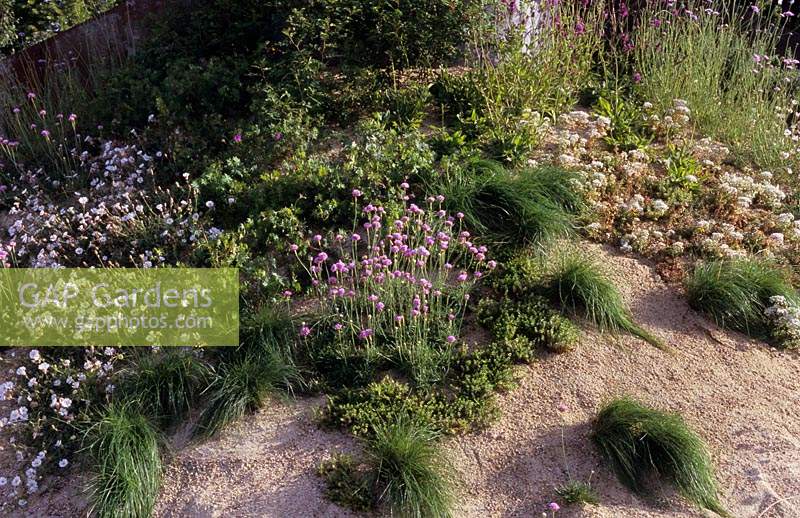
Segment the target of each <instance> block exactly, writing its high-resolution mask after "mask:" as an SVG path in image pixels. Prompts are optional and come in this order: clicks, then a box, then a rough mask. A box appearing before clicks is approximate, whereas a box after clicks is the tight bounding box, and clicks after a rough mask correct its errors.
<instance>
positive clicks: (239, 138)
mask: <svg viewBox="0 0 800 518" xmlns="http://www.w3.org/2000/svg"><path fill="white" fill-rule="evenodd" d="M233 141H234V142H236V143H237V144H241V143H242V134H241V133H237V134H236V135H234V136H233Z"/></svg>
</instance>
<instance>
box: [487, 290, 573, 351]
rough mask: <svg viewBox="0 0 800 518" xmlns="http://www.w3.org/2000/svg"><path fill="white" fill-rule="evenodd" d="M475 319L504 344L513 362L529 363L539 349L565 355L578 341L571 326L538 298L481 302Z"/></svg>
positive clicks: (570, 323)
mask: <svg viewBox="0 0 800 518" xmlns="http://www.w3.org/2000/svg"><path fill="white" fill-rule="evenodd" d="M478 315H479V320H480V322H481V323H482V324H483V325H485V326H487V327H488V328H489V329H490V330H491V331H492V334H493V335H494V337H495V339H496V340H499V341H501V343H505V344H506V347H508V349H509V352H511V356H512V359H513V360H514V361H516V362H519V361H522V362H530V361H532V360H533V359H534V355H535V353H536V349H537V348H539V347H545V348H547V349H548V350H550V351H553V352H566V351H568V350H570V349H571V348H572V347H574V346H575V343H576V342H577V341H578V329H577V328H576V327H575V325H574V324H573V323H572V322H570V321H569V320H568V319H567V318H565V317H564V316H562V315H561V314H560V313H558V312H557V311H555V310H553V309H552V308H551V307H550V305H549V304H548V303H547V301H546V300H544V299H543V298H541V297H526V298H525V299H524V300H511V299H508V298H504V299H503V300H502V301H501V302H499V303H497V302H494V301H490V300H489V299H484V300H482V301H481V305H480V307H479V314H478Z"/></svg>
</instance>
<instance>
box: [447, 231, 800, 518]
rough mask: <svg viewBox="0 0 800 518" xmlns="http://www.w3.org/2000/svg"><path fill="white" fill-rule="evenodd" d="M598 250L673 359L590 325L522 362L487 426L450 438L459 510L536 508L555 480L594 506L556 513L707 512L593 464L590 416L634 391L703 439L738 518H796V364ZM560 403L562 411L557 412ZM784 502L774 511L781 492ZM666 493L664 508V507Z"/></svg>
mask: <svg viewBox="0 0 800 518" xmlns="http://www.w3.org/2000/svg"><path fill="white" fill-rule="evenodd" d="M591 252H592V253H595V254H598V255H600V256H601V257H602V259H603V261H604V262H605V263H606V264H607V265H608V269H609V270H610V271H611V272H612V274H613V276H614V279H615V281H616V284H617V285H618V286H619V287H620V289H621V290H622V291H623V295H624V296H625V299H626V301H627V302H628V303H629V304H630V306H631V308H632V309H633V312H634V314H635V316H636V318H637V319H638V321H639V322H640V323H642V324H644V325H645V326H647V327H648V329H651V330H652V331H654V332H655V333H656V334H657V335H658V336H659V337H661V338H662V339H663V340H664V341H665V342H667V343H668V344H669V345H670V346H671V347H672V348H673V349H676V350H677V354H676V356H674V357H673V356H670V355H668V354H666V353H664V352H661V351H659V350H658V349H656V348H654V347H651V346H649V345H647V344H645V343H644V342H641V341H638V340H636V339H633V338H630V337H620V338H619V339H617V340H616V341H615V340H609V339H608V338H607V337H598V336H597V335H595V334H592V333H588V332H587V333H586V334H585V337H584V339H583V340H582V343H581V344H580V346H579V347H578V348H577V349H576V350H575V351H573V352H571V353H568V354H565V355H559V356H549V357H547V358H544V359H542V360H541V361H540V362H539V363H538V364H536V365H534V366H532V367H529V368H526V369H525V370H524V373H523V375H522V376H521V380H520V386H519V387H518V388H517V389H515V390H513V391H511V392H510V393H508V394H506V395H504V396H503V397H502V398H501V399H500V405H501V407H502V410H503V417H502V418H501V420H500V421H499V422H498V423H496V424H495V425H494V426H492V427H490V428H489V429H488V430H486V431H484V432H482V433H480V434H475V435H468V436H465V437H461V438H457V439H454V440H453V441H451V445H452V449H453V450H455V451H457V455H456V462H457V465H458V466H459V467H460V469H461V471H462V472H463V473H464V474H465V476H464V481H465V489H464V499H465V506H464V515H468V516H538V515H539V514H540V513H541V512H542V511H544V510H545V508H546V506H547V503H548V502H550V501H551V500H553V499H555V494H554V487H556V486H558V485H560V484H563V483H565V482H567V481H568V480H569V476H568V474H567V473H566V471H565V462H564V454H563V453H562V424H563V430H564V444H565V447H566V466H568V467H569V470H570V472H571V475H572V477H574V478H576V479H579V480H583V481H586V480H587V479H588V478H589V476H590V474H591V471H592V470H595V473H594V476H593V478H592V481H593V486H594V487H595V488H596V489H597V490H598V492H599V493H600V496H601V500H602V505H600V506H598V507H594V508H592V507H587V508H585V509H582V510H578V509H566V508H565V509H564V510H563V511H562V512H561V513H559V516H608V517H612V516H613V517H628V516H631V517H633V516H637V517H638V516H674V517H678V516H680V517H684V516H704V514H703V513H701V512H699V511H695V510H693V509H692V508H691V507H689V506H687V505H685V504H683V503H682V502H681V501H680V500H678V499H675V498H670V496H671V495H663V498H659V499H658V500H657V501H653V502H643V501H640V500H638V499H636V498H635V497H634V496H632V495H631V494H630V493H629V492H628V491H626V490H625V489H624V488H623V487H622V486H621V485H620V484H619V483H618V482H617V481H616V479H615V478H614V476H613V475H612V474H611V473H610V472H609V471H608V469H607V468H605V467H604V466H602V465H601V464H600V458H599V456H598V455H597V453H596V451H595V449H594V447H593V445H592V444H591V441H590V438H589V434H590V421H591V419H592V418H593V416H594V415H595V411H596V409H597V407H598V406H599V405H600V404H601V403H602V402H603V401H604V400H606V399H608V398H611V397H613V396H618V395H623V394H627V395H632V396H634V397H636V398H639V399H642V400H644V401H646V402H649V403H651V404H653V405H656V406H658V407H661V408H664V409H668V410H675V411H679V412H681V413H682V414H683V415H684V417H685V418H686V419H687V421H688V422H689V423H690V424H691V425H693V426H694V427H695V429H696V430H698V431H699V432H700V434H701V435H702V436H703V437H704V438H705V439H706V441H707V442H708V444H709V447H710V448H711V450H712V452H713V456H714V459H715V461H716V462H717V465H718V469H719V472H718V475H719V480H720V483H721V486H722V487H723V502H724V503H725V505H727V506H728V508H729V509H730V510H731V512H732V513H733V515H734V516H738V517H757V516H764V517H778V516H780V517H787V518H788V517H798V516H800V498H798V497H797V495H800V388H798V381H800V363H798V358H797V357H796V355H792V354H786V353H781V352H778V351H775V350H772V349H770V348H768V347H767V346H765V345H764V344H762V343H757V342H755V341H750V340H748V339H747V338H746V337H744V336H742V335H738V334H735V333H727V332H722V331H720V330H718V329H716V327H715V326H714V325H713V324H712V323H711V322H709V321H707V320H705V319H704V318H702V317H700V316H698V315H697V314H696V313H695V312H693V311H692V310H690V308H689V307H688V306H687V304H686V302H685V300H684V299H683V298H682V297H681V294H680V293H678V292H676V290H675V289H673V288H670V287H667V286H666V285H664V283H662V282H661V281H660V279H659V278H658V277H657V276H656V275H654V274H653V273H652V268H650V267H649V266H648V265H646V264H643V263H641V262H640V261H637V260H636V259H632V258H627V257H622V256H616V255H611V254H610V253H609V252H608V251H607V249H603V248H601V247H599V246H593V247H591ZM559 403H564V404H565V405H566V406H567V407H568V410H567V411H565V412H563V413H561V412H559V411H558V410H557V407H558V405H559ZM789 497H795V498H792V499H790V500H788V501H786V502H783V503H780V504H778V505H775V506H773V507H771V508H770V509H769V510H768V511H767V512H766V513H764V514H763V515H762V514H760V513H762V512H763V511H764V510H766V509H767V507H769V506H770V505H771V504H773V503H775V502H776V501H777V500H779V499H782V498H789ZM667 499H668V500H669V506H670V510H667V509H665V508H664V503H665V502H664V500H667Z"/></svg>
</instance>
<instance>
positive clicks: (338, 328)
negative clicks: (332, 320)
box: [333, 322, 344, 331]
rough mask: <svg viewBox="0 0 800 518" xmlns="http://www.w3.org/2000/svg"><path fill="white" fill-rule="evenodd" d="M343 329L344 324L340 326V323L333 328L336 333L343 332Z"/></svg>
mask: <svg viewBox="0 0 800 518" xmlns="http://www.w3.org/2000/svg"><path fill="white" fill-rule="evenodd" d="M343 327H344V326H343V325H342V324H339V323H338V322H337V323H336V324H334V325H333V328H334V329H335V330H336V331H341V330H342V328H343Z"/></svg>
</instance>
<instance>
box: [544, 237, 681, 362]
mask: <svg viewBox="0 0 800 518" xmlns="http://www.w3.org/2000/svg"><path fill="white" fill-rule="evenodd" d="M546 260H547V262H549V263H550V265H549V266H547V270H549V271H548V272H547V273H546V274H545V281H544V282H545V287H546V290H547V291H549V292H550V294H551V296H552V297H553V298H555V299H556V300H558V301H559V302H560V303H561V305H562V307H564V308H565V309H567V310H570V311H572V312H575V313H577V314H580V315H582V316H583V317H584V318H586V319H587V320H589V321H590V322H592V323H593V324H594V325H596V326H597V327H598V329H600V331H602V332H611V333H617V332H620V331H624V332H627V333H630V334H632V335H634V336H636V337H638V338H641V339H642V340H644V341H645V342H647V343H649V344H651V345H654V346H656V347H658V348H661V349H666V346H665V345H664V343H663V342H661V340H659V339H658V338H657V337H656V336H654V335H653V334H652V333H650V332H649V331H647V330H646V329H644V328H643V327H641V326H639V325H638V324H636V322H634V320H633V315H631V312H630V309H628V307H627V305H626V304H625V302H624V301H623V300H622V294H621V293H620V292H619V290H618V289H617V287H616V286H615V285H614V283H613V281H612V280H611V279H610V278H609V277H608V275H607V274H606V272H605V271H604V270H603V268H602V267H601V266H600V265H599V264H598V263H597V262H596V261H595V260H594V259H592V258H591V257H589V256H588V255H587V254H585V253H582V252H580V251H578V250H558V251H556V252H555V253H552V254H550V255H549V257H548V258H547V259H546Z"/></svg>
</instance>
